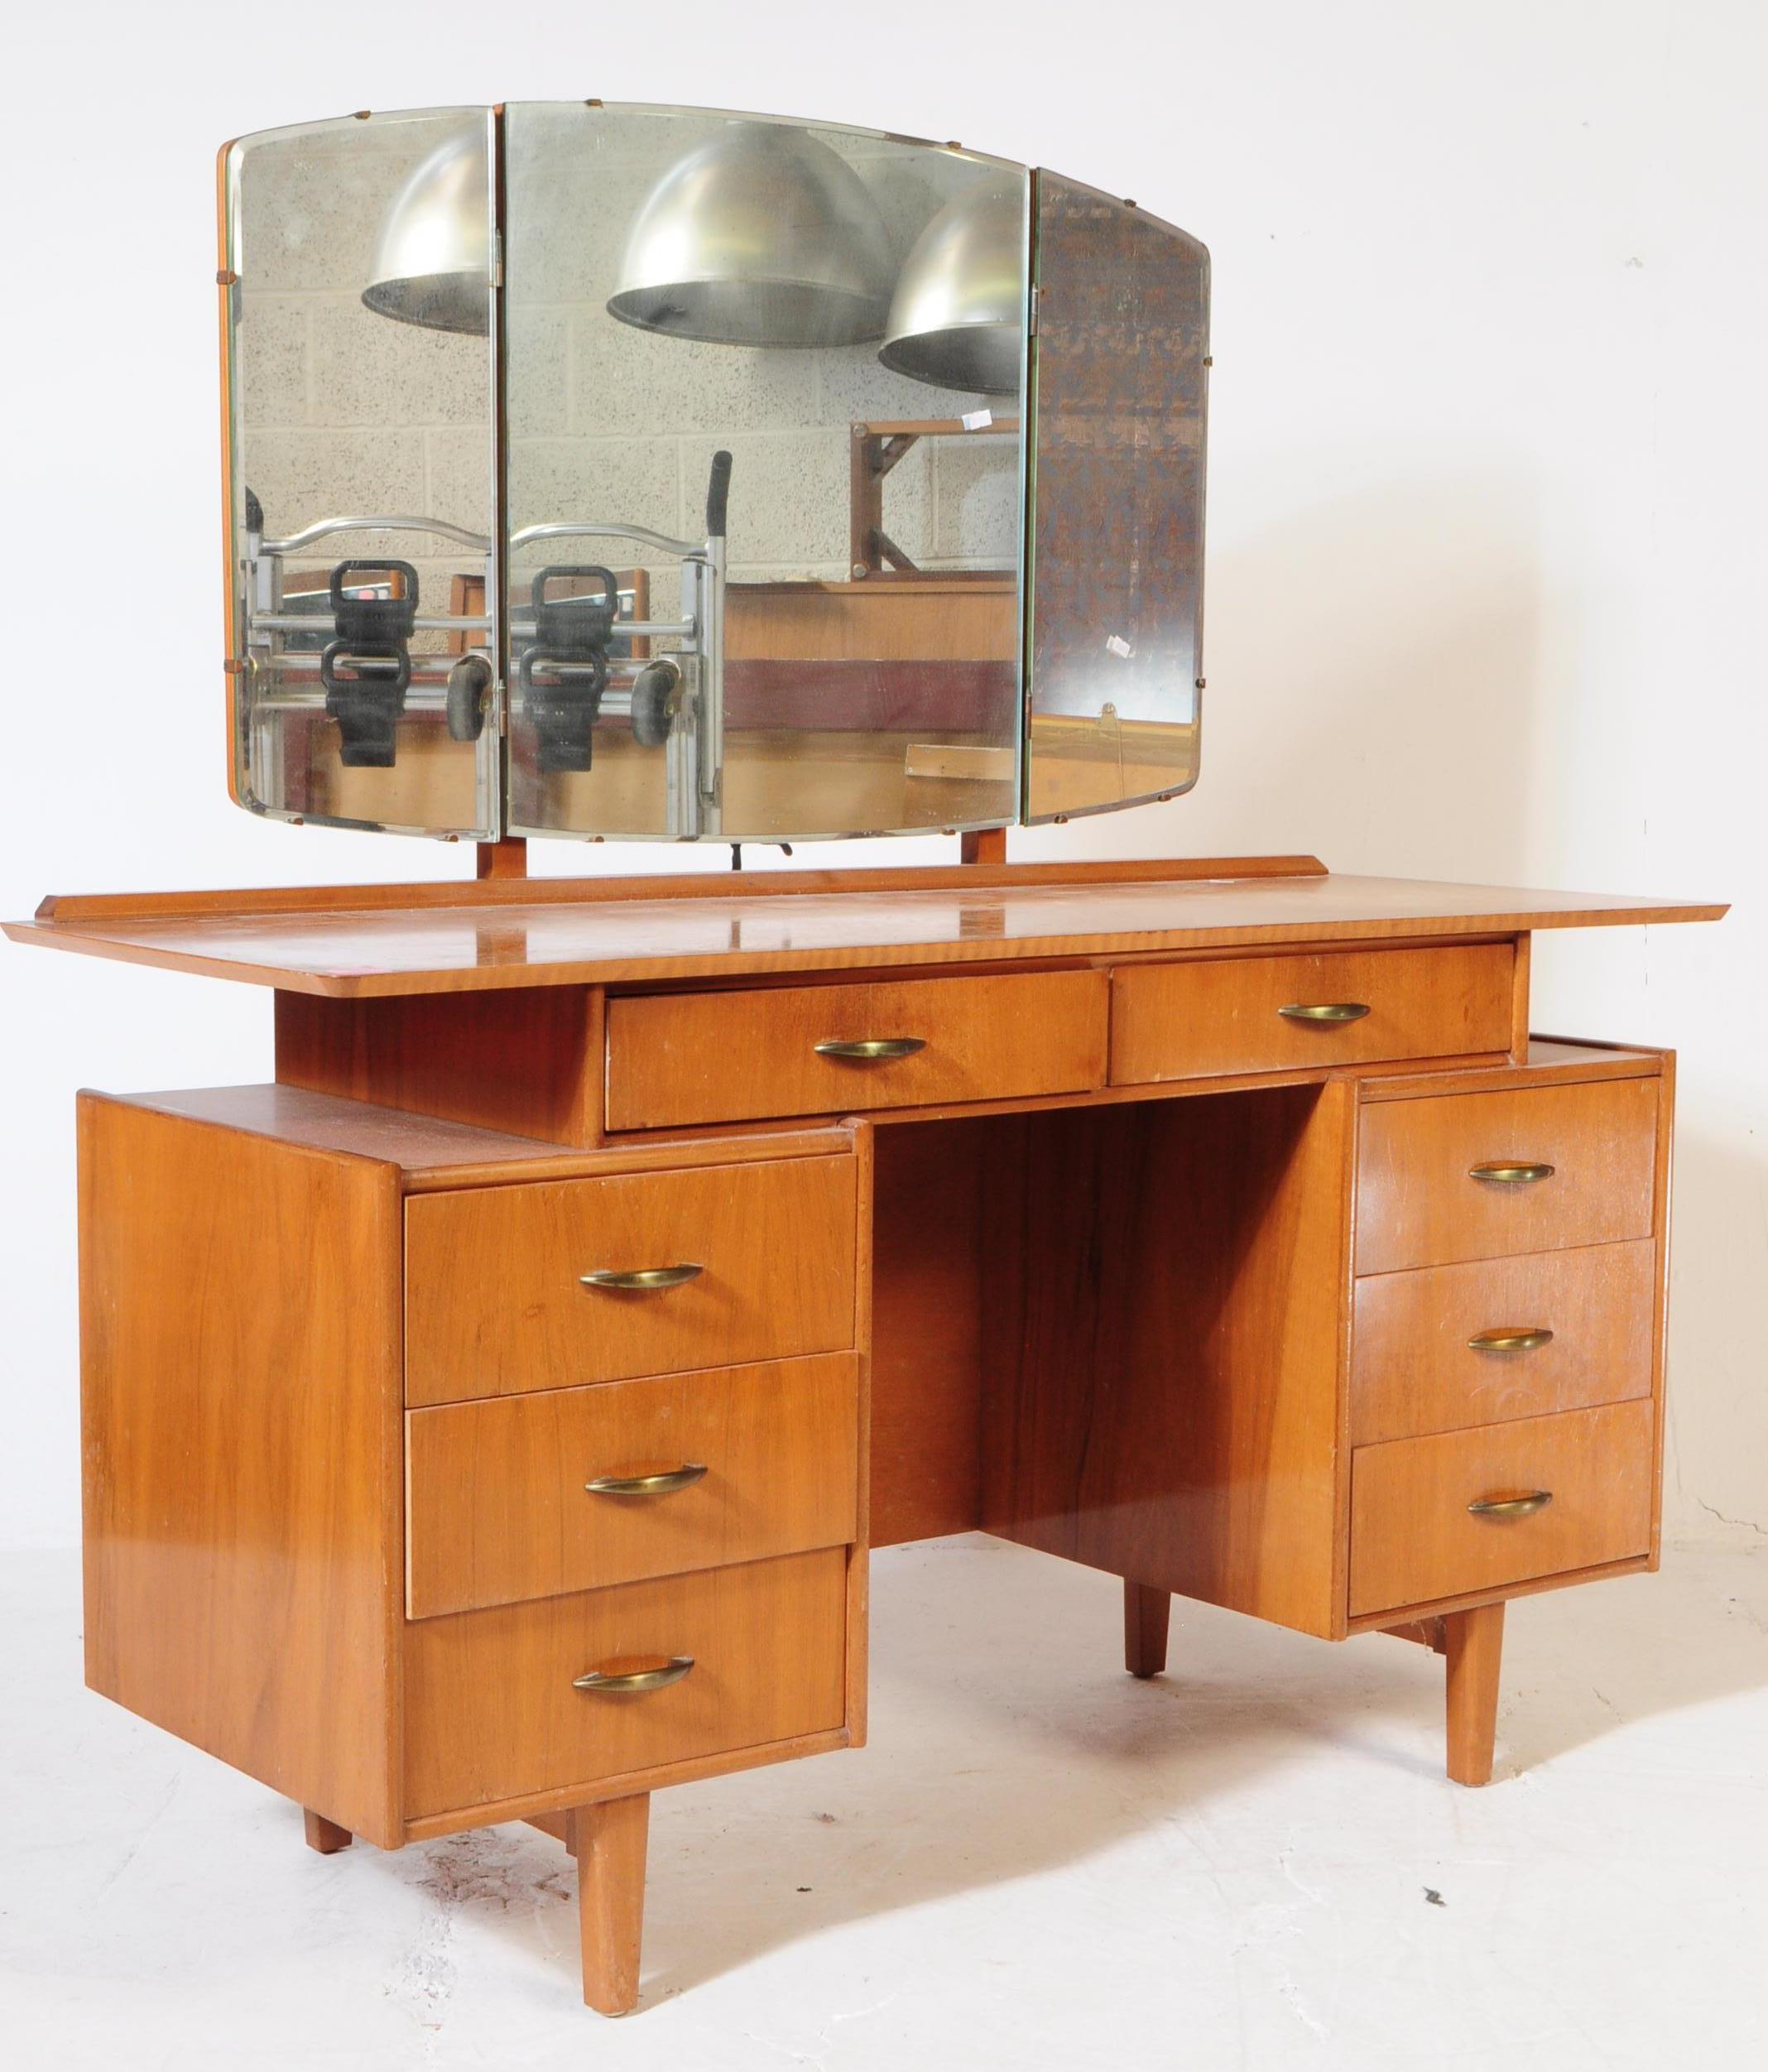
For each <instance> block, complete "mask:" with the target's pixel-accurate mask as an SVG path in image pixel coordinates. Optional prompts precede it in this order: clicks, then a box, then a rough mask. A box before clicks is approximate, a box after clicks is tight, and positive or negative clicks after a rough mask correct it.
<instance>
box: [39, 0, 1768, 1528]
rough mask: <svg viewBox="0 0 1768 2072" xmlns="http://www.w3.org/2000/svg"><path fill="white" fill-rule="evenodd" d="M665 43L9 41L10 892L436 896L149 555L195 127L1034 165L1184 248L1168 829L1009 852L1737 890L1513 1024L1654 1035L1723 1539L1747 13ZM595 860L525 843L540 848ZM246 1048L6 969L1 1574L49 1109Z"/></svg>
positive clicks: (56, 1390)
mask: <svg viewBox="0 0 1768 2072" xmlns="http://www.w3.org/2000/svg"><path fill="white" fill-rule="evenodd" d="M668 20H669V27H668V32H667V34H666V35H664V36H656V35H654V34H651V35H646V36H637V35H632V36H623V35H622V34H621V33H620V31H619V27H618V17H617V15H615V16H610V15H609V14H608V12H606V11H603V10H598V9H595V8H590V7H584V6H583V5H582V4H580V0H569V4H561V3H560V0H528V4H527V5H526V6H525V7H521V8H520V9H518V10H516V12H515V13H514V15H513V16H511V17H507V18H505V17H500V16H499V15H498V13H497V11H496V10H495V9H490V8H487V7H483V6H468V5H465V4H461V0H423V3H422V4H416V3H415V0H383V4H382V5H380V6H378V7H373V8H365V7H361V6H360V5H355V4H353V5H351V6H348V7H343V6H339V5H337V4H335V0H309V4H307V5H305V6H304V7H300V8H297V9H294V10H286V9H284V10H277V9H270V10H262V9H260V10H253V9H252V8H250V7H243V6H238V5H233V6H228V7H221V6H211V5H201V6H199V5H193V4H189V3H188V0H186V4H183V5H180V4H178V3H177V0H166V4H163V5H161V6H160V7H151V8H149V7H139V6H137V5H136V4H133V0H131V3H130V4H126V5H113V6H110V5H103V6H101V5H95V4H93V0H64V4H62V5H61V6H60V7H56V8H51V9H44V10H36V11H33V12H31V13H29V14H27V15H26V16H24V17H22V18H21V21H20V22H18V23H16V24H15V26H14V27H13V29H12V31H9V34H8V49H7V55H8V58H9V60H10V66H9V70H10V74H11V79H10V84H11V86H12V92H11V94H9V96H8V108H7V123H6V124H5V126H4V132H3V150H4V151H5V154H6V163H5V166H4V168H3V173H4V177H3V179H0V196H3V206H4V209H5V210H6V214H7V221H6V225H5V230H6V235H5V242H4V247H3V248H4V249H5V250H6V251H7V253H8V254H9V256H10V258H11V262H12V264H11V268H10V281H11V290H12V291H11V294H10V295H9V297H8V300H7V314H6V320H5V323H4V327H3V329H0V358H3V362H4V365H3V368H0V374H3V381H0V394H3V395H4V396H5V397H6V398H7V406H8V407H7V418H6V429H5V437H4V442H3V445H0V453H3V455H4V460H3V467H4V479H5V489H6V493H5V496H4V499H3V502H4V515H3V518H0V523H3V524H4V526H5V528H6V544H5V550H4V552H5V558H4V564H3V565H4V567H5V569H6V570H7V579H8V587H9V593H10V595H11V598H12V606H13V608H12V612H11V613H10V614H9V617H8V624H9V629H10V635H11V637H10V640H9V642H8V644H7V656H8V661H9V663H10V667H9V669H8V671H7V682H6V686H5V691H4V710H5V715H6V728H5V739H6V742H7V752H6V753H5V754H4V755H3V757H0V844H3V854H0V909H3V910H4V911H7V912H8V913H15V914H16V913H22V912H26V911H29V909H30V908H31V906H33V905H34V904H35V902H36V899H37V897H39V896H40V894H41V893H42V892H46V891H49V890H50V889H56V890H62V891H78V890H85V889H98V888H107V889H109V888H119V889H120V888H124V887H136V888H142V887H165V886H181V885H224V884H251V883H267V882H301V881H312V880H318V879H324V878H328V877H330V878H336V879H340V880H342V879H368V878H373V877H458V876H460V875H462V874H464V872H465V871H466V869H467V868H468V858H466V857H465V856H464V855H463V854H461V853H459V852H458V851H455V852H451V851H449V850H445V849H440V848H436V847H430V846H426V845H424V844H403V845H401V846H399V847H396V848H395V847H393V846H392V845H391V844H390V843H389V842H388V841H387V840H385V839H376V838H373V837H369V836H355V835H348V834H335V833H324V832H319V831H315V830H308V829H286V828H277V827H270V826H266V825H263V824H259V823H257V822H254V821H252V820H248V819H247V816H246V815H243V814H241V813H239V812H238V811H237V810H235V809H234V808H233V807H232V806H230V805H228V800H227V796H226V792H225V789H224V786H223V731H222V724H221V714H222V687H221V679H220V675H219V657H220V646H221V635H220V562H219V543H218V545H217V547H216V549H215V550H214V552H212V553H210V552H204V553H198V554H192V553H191V552H190V550H189V549H188V546H187V545H186V544H185V543H186V542H188V541H190V540H191V539H193V538H194V539H204V538H207V537H209V536H212V532H213V528H214V526H215V525H216V523H217V505H218V501H219V500H218V495H217V477H216V468H217V463H216V429H215V423H216V410H215V376H214V290H213V287H212V286H211V278H212V274H213V270H214V247H213V233H212V229H211V212H212V205H213V175H212V164H211V161H212V154H213V151H214V147H215V146H216V145H217V144H218V143H219V142H220V141H221V140H222V138H223V137H226V136H228V135H232V134H236V133H238V132H241V131H246V130H252V129H256V128H259V127H264V126H267V125H268V124H271V123H284V122H289V121H293V120H297V119H301V118H309V117H312V116H315V115H320V114H329V113H342V112H344V111H345V110H346V109H348V108H353V107H376V106H381V107H389V108H390V107H396V106H401V105H402V106H418V105H422V104H424V103H448V102H475V101H483V100H484V99H489V98H494V97H499V96H502V97H507V98H509V99H522V98H540V97H555V98H565V97H570V96H574V95H578V94H583V95H595V96H599V97H601V98H603V99H633V100H643V99H670V98H675V99H681V100H683V101H688V102H699V103H710V104H713V105H720V106H728V107H736V108H745V107H747V108H759V109H764V110H768V111H778V112H782V113H798V114H806V115H820V116H824V117H829V118H840V119H844V120H848V121H853V122H858V123H876V124H877V125H879V126H880V127H887V128H891V129H896V130H899V131H905V132H910V133H914V134H919V135H923V136H929V137H962V138H963V140H964V141H965V142H968V143H972V144H974V145H977V146H978V147H984V148H987V149H989V150H992V151H997V152H1000V153H1002V154H1003V155H1006V156H1014V157H1018V158H1021V159H1025V160H1028V161H1034V162H1036V161H1042V162H1045V163H1049V164H1050V165H1053V166H1056V167H1058V168H1059V169H1060V170H1062V171H1067V172H1069V173H1071V174H1073V175H1075V176H1077V177H1079V178H1080V179H1083V180H1088V181H1089V182H1091V183H1093V184H1095V185H1102V186H1104V187H1107V188H1112V189H1115V190H1117V191H1119V192H1122V193H1124V194H1127V195H1135V196H1136V198H1137V199H1138V200H1141V201H1143V202H1144V203H1146V204H1147V205H1148V206H1150V207H1151V208H1154V209H1158V210H1159V212H1160V213H1161V214H1164V215H1166V216H1168V217H1170V219H1173V220H1175V221H1176V222H1179V223H1180V224H1184V225H1185V226H1186V227H1187V228H1190V229H1192V230H1194V231H1195V232H1196V233H1198V234H1199V235H1200V236H1201V237H1203V238H1205V239H1206V240H1207V241H1208V243H1209V244H1210V246H1211V247H1212V248H1213V253H1214V259H1215V295H1216V301H1215V324H1214V344H1215V358H1216V367H1215V382H1214V390H1213V421H1212V464H1211V471H1210V474H1211V515H1210V562H1209V577H1208V582H1209V589H1208V604H1209V625H1210V640H1209V659H1208V676H1209V684H1210V690H1209V694H1208V699H1207V701H1206V706H1205V712H1206V723H1207V724H1206V728H1205V750H1204V776H1203V783H1202V785H1201V786H1200V787H1199V790H1198V791H1196V792H1195V793H1194V795H1192V796H1191V797H1189V799H1186V800H1181V801H1179V802H1177V803H1175V804H1174V805H1170V806H1166V807H1164V808H1154V809H1151V810H1146V811H1144V812H1141V813H1135V814H1130V815H1122V816H1119V817H1118V818H1117V819H1114V820H1100V821H1095V822H1093V823H1091V824H1088V825H1086V826H1085V827H1083V828H1082V827H1077V828H1074V829H1066V830H1054V831H1049V832H1046V833H1041V834H1035V835H1023V836H1021V837H1018V838H1016V841H1015V845H1014V853H1016V854H1018V855H1021V856H1026V855H1032V854H1044V853H1061V854H1063V855H1076V854H1083V853H1084V854H1100V853H1140V854H1150V855H1151V854H1156V853H1186V852H1189V853H1223V852H1232V851H1236V850H1240V851H1247V850H1256V849H1313V850H1315V851H1317V852H1318V853H1319V854H1321V855H1322V856H1324V857H1325V858H1327V860H1328V862H1329V863H1332V864H1333V867H1334V868H1338V869H1340V870H1352V871H1379V872H1387V873H1416V874H1423V875H1431V874H1435V875H1441V876H1452V875H1458V876H1464V877H1470V878H1476V879H1482V880H1490V881H1492V882H1504V881H1506V880H1508V881H1510V882H1513V883H1516V882H1521V883H1535V884H1544V885H1559V886H1566V887H1583V888H1589V887H1597V888H1605V887H1607V888H1614V889H1620V890H1638V891H1665V892H1698V893H1707V892H1712V893H1717V894H1720V895H1728V896H1729V897H1732V898H1733V899H1734V900H1735V901H1737V911H1736V912H1735V913H1734V914H1733V916H1732V918H1731V919H1730V920H1729V921H1727V922H1725V923H1724V924H1723V925H1722V926H1720V927H1718V928H1713V929H1700V930H1694V929H1690V930H1656V931H1651V932H1650V933H1641V931H1637V930H1625V931H1616V932H1614V933H1612V934H1603V935H1590V936H1588V937H1584V938H1581V939H1563V940H1553V939H1551V938H1545V939H1543V940H1541V941H1540V943H1539V944H1538V945H1537V960H1536V969H1537V972H1538V988H1537V998H1538V1007H1537V1015H1536V1022H1537V1026H1540V1027H1543V1028H1548V1029H1554V1030H1569V1031H1579V1032H1584V1033H1596V1034H1601V1035H1607V1036H1626V1037H1636V1038H1642V1039H1645V1040H1648V1041H1656V1042H1667V1043H1673V1044H1674V1045H1676V1046H1679V1048H1680V1050H1681V1052H1682V1068H1681V1094H1682V1111H1681V1114H1682V1121H1681V1131H1680V1136H1679V1161H1680V1163H1679V1173H1678V1201H1677V1214H1678V1221H1677V1243H1676V1273H1675V1309H1674V1331H1673V1344H1672V1353H1673V1361H1674V1375H1673V1398H1672V1400H1673V1410H1672V1416H1671V1449H1672V1457H1671V1463H1670V1476H1669V1483H1668V1492H1667V1501H1668V1507H1669V1516H1670V1527H1671V1530H1672V1531H1681V1532H1684V1533H1685V1534H1686V1533H1698V1534H1716V1535H1724V1534H1730V1535H1737V1536H1742V1535H1744V1534H1746V1533H1755V1534H1757V1535H1759V1534H1760V1533H1761V1530H1762V1527H1763V1525H1764V1523H1768V1488H1765V1481H1768V1473H1765V1462H1768V1386H1764V1384H1765V1382H1768V1374H1765V1371H1764V1367H1765V1363H1764V1358H1763V1352H1762V1348H1763V1347H1764V1345H1765V1344H1768V1148H1765V1147H1764V1145H1763V1142H1762V1141H1761V1140H1762V1129H1763V1123H1764V1108H1765V1100H1764V1079H1765V1073H1764V1070H1763V1067H1762V1065H1761V1061H1760V1060H1761V1046H1762V1043H1763V1041H1764V1037H1765V1034H1768V984H1765V981H1764V972H1765V952H1768V928H1765V923H1764V919H1763V916H1764V911H1765V909H1764V900H1763V894H1764V892H1768V865H1765V863H1764V861H1763V854H1764V847H1765V844H1764V841H1763V822H1764V820H1765V818H1768V815H1765V813H1764V810H1763V807H1762V805H1761V803H1760V795H1761V791H1762V787H1763V785H1764V781H1765V779H1768V721H1765V717H1764V714H1765V710H1768V681H1765V675H1768V671H1765V667H1764V662H1763V653H1764V642H1765V639H1768V613H1765V611H1764V601H1765V600H1764V590H1765V584H1764V578H1763V568H1764V563H1765V559H1768V527H1765V523H1764V517H1763V512H1764V502H1765V473H1768V470H1765V462H1768V452H1765V446H1768V441H1765V439H1764V430H1765V418H1768V412H1765V406H1764V402H1763V397H1764V395H1765V393H1768V381H1765V377H1764V372H1763V365H1764V359H1765V352H1764V344H1765V340H1768V295H1765V283H1768V267H1765V262H1764V256H1763V255H1764V252H1765V250H1768V228H1765V226H1764V214H1765V209H1764V197H1765V195H1768V145H1765V142H1764V137H1765V135H1768V131H1765V128H1764V126H1763V124H1762V123H1761V114H1760V107H1759V97H1760V84H1761V79H1762V78H1763V77H1764V75H1765V72H1764V68H1765V64H1768V17H1764V16H1763V14H1762V12H1761V10H1760V9H1759V8H1758V7H1755V6H1753V5H1751V4H1749V0H1477V4H1476V0H1462V3H1461V4H1457V5H1446V4H1434V5H1429V6H1420V5H1418V4H1416V0H1411V3H1410V4H1408V3H1406V0H1391V4H1379V3H1376V0H1334V4H1333V5H1331V6H1329V7H1323V6H1320V5H1319V4H1318V0H1249V3H1244V4H1238V5H1233V6H1225V5H1223V4H1222V0H1208V4H1201V3H1200V0H1119V3H1118V4H1116V5H1109V4H1108V5H1106V6H1103V7H1094V8H1093V9H1091V10H1088V11H1078V10H1076V9H1074V8H1073V7H1058V6H1054V5H1050V4H1049V3H1048V0H1012V4H1011V5H1009V4H1007V0H981V4H975V3H973V4H971V5H970V6H968V7H952V6H950V5H949V4H947V5H942V6H930V5H928V4H926V3H925V0H897V3H896V4H895V5H893V6H891V7H887V8H879V9H873V10H866V9H859V10H853V9H849V10H846V11H835V10H831V9H830V8H829V7H828V6H827V5H826V4H804V0H790V3H788V0H747V4H742V5H732V4H730V0H725V3H724V4H723V5H719V6H715V7H714V6H709V5H706V4H704V0H687V3H686V4H684V5H681V6H680V7H677V8H675V9H674V10H672V11H671V12H670V17H668ZM641 46H642V48H643V50H646V51H649V52H651V53H655V54H657V56H658V57H659V58H660V59H661V58H666V65H667V69H666V70H664V69H661V67H660V65H659V64H658V63H656V62H653V61H647V60H646V58H645V57H644V56H643V55H641ZM107 533H108V535H110V536H112V537H113V538H114V539H115V540H116V541H118V542H119V543H120V544H119V545H118V546H117V547H115V548H113V549H107V548H106V547H105V546H104V545H103V541H104V539H105V536H106V535H107ZM131 570H137V571H138V573H133V574H132V573H131ZM899 853H900V852H899ZM624 860H625V859H622V858H621V857H620V856H619V855H617V853H614V852H612V851H609V850H606V849H602V850H595V851H586V850H582V849H572V848H569V847H567V846H565V845H559V846H558V847H557V848H556V849H555V851H554V852H553V853H550V854H549V855H548V856H547V857H546V858H545V859H544V867H545V868H559V869H569V868H579V867H583V868H598V869H601V868H618V867H620V866H621V865H622V863H623V861H624ZM645 860H646V862H647V863H652V864H656V863H662V864H665V865H671V866H672V865H675V864H676V863H689V862H690V861H691V860H692V859H691V858H689V857H687V856H685V855H679V854H677V853H664V854H661V855H660V854H658V853H650V854H648V855H647V856H646V859H645ZM800 860H803V858H802V853H800ZM843 860H851V861H858V860H862V859H861V858H860V857H858V855H855V854H853V853H849V854H848V856H847V857H845V858H843ZM269 1065H270V1041H269V1002H268V1001H267V999H266V998H264V997H263V996H262V995H261V994H259V993H256V992H254V991H252V990H251V989H249V988H243V987H241V988H230V987H227V986H223V985H221V984H218V983H211V982H209V981H202V980H195V979H190V978H180V977H175V976H172V975H170V974H155V973H150V972H145V971H137V970H129V969H125V968H123V967H121V966H107V965H104V964H98V963H95V962H89V961H85V960H83V959H74V958H60V957H54V958H51V957H49V956H45V955H41V954H33V953H28V952H26V951H24V950H22V949H12V948H10V947H7V948H3V949H0V1086H3V1087H4V1089H5V1098H4V1103H3V1113H4V1116H5V1122H4V1136H3V1138H0V1147H3V1173H4V1180H5V1183H6V1184H5V1186H4V1189H3V1204H0V1286H3V1293H0V1392H3V1401H4V1408H5V1413H6V1418H5V1427H6V1428H5V1437H4V1440H3V1443H0V1543H6V1542H31V1543H58V1542H65V1541H70V1540H71V1539H72V1538H73V1537H74V1535H75V1532H76V1529H77V1511H76V1487H77V1469H78V1444H77V1428H76V1418H75V1339H74V1223H73V1155H72V1154H73V1144H72V1111H71V1098H70V1097H71V1094H72V1091H73V1089H74V1087H76V1086H77V1085H80V1084H96V1085H101V1086H108V1087H113V1088H122V1089H130V1088H142V1087H151V1086H156V1085H158V1086H166V1085H179V1084H201V1083H204V1082H205V1081H206V1082H220V1083H224V1082H227V1081H230V1080H238V1079H252V1078H262V1077H264V1076H267V1074H268V1070H269ZM1752 1522H1753V1523H1752Z"/></svg>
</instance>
